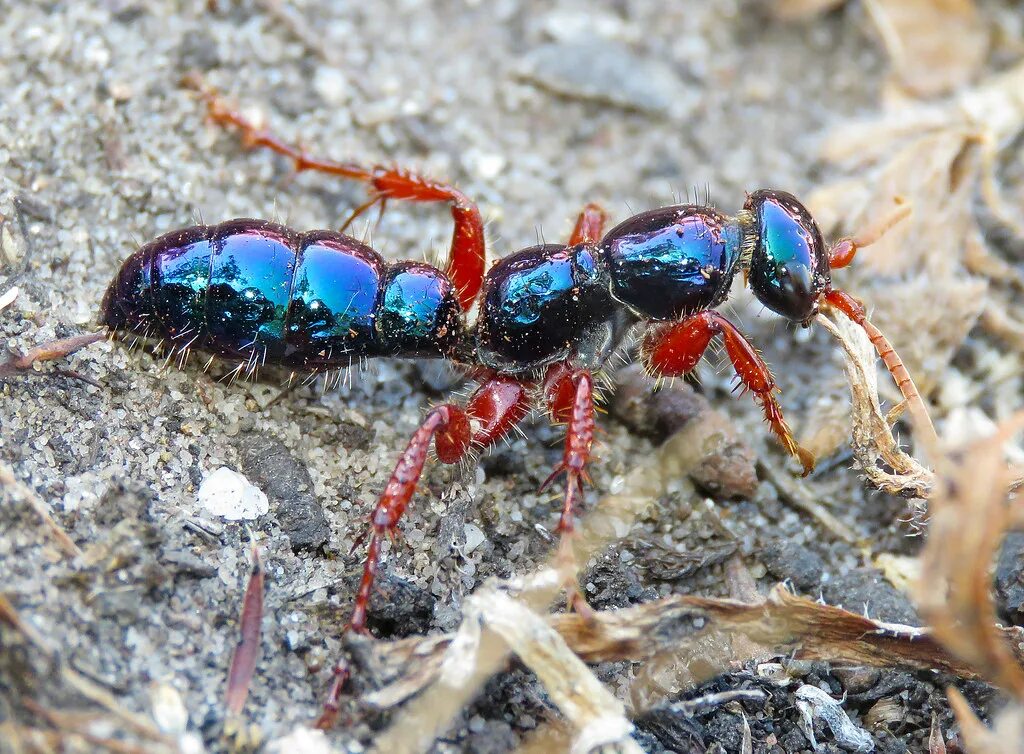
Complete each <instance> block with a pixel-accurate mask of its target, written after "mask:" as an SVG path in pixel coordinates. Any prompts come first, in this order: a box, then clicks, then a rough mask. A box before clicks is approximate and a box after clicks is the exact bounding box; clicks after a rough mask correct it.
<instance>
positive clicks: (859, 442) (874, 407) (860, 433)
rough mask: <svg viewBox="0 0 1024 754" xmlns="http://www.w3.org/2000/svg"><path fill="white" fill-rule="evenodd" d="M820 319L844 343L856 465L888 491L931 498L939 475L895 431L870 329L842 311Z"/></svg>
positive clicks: (879, 487)
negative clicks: (881, 396) (881, 393)
mask: <svg viewBox="0 0 1024 754" xmlns="http://www.w3.org/2000/svg"><path fill="white" fill-rule="evenodd" d="M818 321H819V322H820V323H821V324H822V326H823V327H824V328H825V329H826V330H828V331H829V332H830V333H831V334H832V336H833V337H835V338H836V340H838V341H839V343H840V345H841V346H842V347H843V353H844V356H845V360H846V378H847V380H848V381H849V383H850V395H851V399H852V401H853V412H852V418H853V457H854V460H855V461H856V463H857V466H858V468H859V469H860V470H861V471H862V472H864V475H865V476H866V477H867V478H868V481H869V482H871V484H872V485H874V486H875V487H877V488H878V489H880V490H882V491H884V492H888V493H890V494H893V495H901V496H903V497H915V498H927V497H928V496H929V495H930V494H931V491H932V487H933V485H934V484H935V475H934V473H933V472H932V471H931V470H930V469H927V468H925V467H924V466H922V465H921V464H920V463H919V462H918V461H917V460H915V459H914V458H912V457H911V456H909V455H907V454H906V453H905V452H904V451H903V449H902V448H900V446H899V443H898V442H896V438H894V437H893V435H892V429H891V428H890V426H889V424H888V422H887V421H886V418H885V415H884V414H883V413H882V409H881V406H880V405H879V401H878V384H877V380H876V377H877V370H876V366H875V351H874V348H872V346H871V343H870V341H869V340H868V338H867V335H865V334H864V331H863V330H862V329H861V328H860V326H858V325H856V324H855V323H853V322H852V321H850V320H849V319H847V318H846V317H843V316H837V317H836V318H835V320H832V319H829V318H828V317H826V316H825V315H819V316H818ZM890 469H891V471H890Z"/></svg>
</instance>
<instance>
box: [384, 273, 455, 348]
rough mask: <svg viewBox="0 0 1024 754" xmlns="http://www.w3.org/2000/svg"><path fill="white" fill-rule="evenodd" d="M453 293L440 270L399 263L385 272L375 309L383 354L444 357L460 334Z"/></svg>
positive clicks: (450, 285)
mask: <svg viewBox="0 0 1024 754" xmlns="http://www.w3.org/2000/svg"><path fill="white" fill-rule="evenodd" d="M460 314H461V309H460V308H459V304H458V301H457V299H456V298H455V289H454V288H453V287H452V284H451V282H450V281H449V280H448V278H447V277H446V276H445V275H444V273H442V272H441V271H440V270H438V269H436V268H434V267H431V266H430V265H427V264H421V263H418V262H400V263H399V264H396V265H394V266H393V267H392V268H391V269H390V270H389V272H388V276H387V279H386V280H385V283H384V290H383V292H382V294H381V300H380V304H379V305H378V308H377V321H376V331H377V338H378V341H379V342H380V345H381V348H382V350H383V352H384V353H390V354H396V355H397V354H401V355H403V356H427V355H440V354H443V353H444V352H445V351H446V350H447V348H448V347H449V346H450V345H451V344H452V343H454V341H455V339H456V338H457V337H458V335H459V334H460V326H459V318H460Z"/></svg>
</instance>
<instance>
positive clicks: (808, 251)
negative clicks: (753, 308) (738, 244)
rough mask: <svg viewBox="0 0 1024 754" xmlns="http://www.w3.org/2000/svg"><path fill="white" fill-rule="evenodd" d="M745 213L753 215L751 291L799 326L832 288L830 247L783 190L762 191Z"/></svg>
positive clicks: (747, 206) (798, 205) (810, 220)
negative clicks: (825, 291) (829, 268)
mask: <svg viewBox="0 0 1024 754" xmlns="http://www.w3.org/2000/svg"><path fill="white" fill-rule="evenodd" d="M745 209H746V210H747V211H748V212H750V213H751V214H752V215H753V216H754V223H753V228H752V229H751V231H749V232H751V233H752V234H753V250H752V254H751V258H750V287H751V289H752V290H753V292H754V295H755V296H757V298H758V300H759V301H760V302H761V303H763V304H764V305H765V306H766V307H768V308H769V309H771V310H772V311H774V312H776V313H778V314H781V315H782V316H783V317H786V318H787V319H791V320H793V321H794V322H805V321H806V320H808V319H809V318H810V317H812V316H814V313H815V311H816V306H815V303H816V301H817V299H818V296H820V295H821V293H822V291H824V290H825V288H826V287H827V285H828V281H829V270H828V259H827V255H826V251H825V244H824V242H823V241H822V238H821V232H820V231H819V230H818V226H817V223H815V222H814V218H812V217H811V215H810V213H809V212H808V211H807V209H806V208H805V207H804V206H803V205H802V204H800V202H798V201H797V200H796V198H795V197H793V196H792V195H790V194H787V193H785V192H782V191H757V192H755V193H753V194H751V195H750V198H749V199H748V200H747V204H746V207H745Z"/></svg>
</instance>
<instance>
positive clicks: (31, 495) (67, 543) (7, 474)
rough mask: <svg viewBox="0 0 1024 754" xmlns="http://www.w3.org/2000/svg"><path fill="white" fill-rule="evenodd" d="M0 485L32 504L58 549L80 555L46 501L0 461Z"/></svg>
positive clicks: (72, 555) (74, 555)
mask: <svg viewBox="0 0 1024 754" xmlns="http://www.w3.org/2000/svg"><path fill="white" fill-rule="evenodd" d="M0 487H6V488H7V489H8V490H10V493H11V494H12V495H14V496H16V497H20V498H21V499H22V500H24V501H25V502H26V503H28V504H29V505H30V506H32V510H34V511H35V512H36V515H38V516H39V518H41V519H42V520H43V523H44V524H46V528H47V529H49V530H50V534H51V535H53V538H54V539H55V540H57V544H58V545H60V549H61V550H63V551H64V554H65V555H67V556H68V557H70V558H77V557H79V556H81V554H82V551H81V550H80V549H79V548H78V545H76V544H75V541H74V540H73V539H71V537H69V536H68V533H67V532H66V531H64V529H62V528H61V526H60V524H58V523H57V522H56V521H55V520H54V519H53V516H51V515H50V510H49V508H48V507H47V505H46V503H44V502H43V501H42V499H40V497H39V495H37V494H36V493H35V492H33V491H32V489H31V488H30V487H29V486H28V485H26V484H24V483H22V482H21V481H20V480H18V478H17V477H15V476H14V472H13V471H12V470H11V469H10V467H8V466H7V465H6V464H2V463H0Z"/></svg>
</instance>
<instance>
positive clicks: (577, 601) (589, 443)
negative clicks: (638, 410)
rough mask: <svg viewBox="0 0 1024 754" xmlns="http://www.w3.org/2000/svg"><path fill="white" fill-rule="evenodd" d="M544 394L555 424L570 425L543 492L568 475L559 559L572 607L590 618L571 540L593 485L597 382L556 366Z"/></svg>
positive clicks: (548, 378) (541, 487)
mask: <svg viewBox="0 0 1024 754" xmlns="http://www.w3.org/2000/svg"><path fill="white" fill-rule="evenodd" d="M544 394H545V400H546V401H547V404H548V413H549V415H550V416H551V418H552V420H553V421H561V420H562V419H561V417H566V421H567V425H566V432H565V450H564V452H563V454H562V460H561V462H560V463H559V464H558V465H557V466H556V467H555V470H554V471H553V472H551V475H550V476H548V478H547V479H545V480H544V483H543V484H541V486H540V489H541V490H544V489H545V488H547V486H548V485H549V484H551V483H552V482H553V481H554V480H555V479H557V478H558V477H559V476H560V475H562V474H565V498H564V500H563V503H562V514H561V516H560V518H559V520H558V529H557V531H558V534H559V543H558V549H559V555H560V557H561V559H562V561H563V564H564V565H566V566H568V567H569V568H570V569H571V571H572V577H571V579H570V582H569V584H568V585H567V588H568V591H569V605H570V606H571V607H572V608H574V609H575V610H576V611H577V612H578V613H581V614H583V615H590V614H592V612H593V611H592V610H591V608H590V606H589V605H588V604H587V601H586V599H584V597H583V594H582V593H581V592H580V588H579V583H578V582H577V581H576V570H577V568H576V562H575V555H574V554H573V550H572V537H573V535H574V534H575V533H576V523H575V522H576V507H577V495H579V496H582V494H583V482H584V481H587V482H589V481H590V477H589V475H588V474H587V463H588V462H589V460H590V455H591V450H592V448H593V445H594V379H593V377H592V376H591V374H590V372H587V371H585V370H573V369H570V368H569V367H568V366H566V365H564V364H556V365H554V366H552V367H551V368H550V369H549V370H548V374H547V376H546V377H545V380H544Z"/></svg>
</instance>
